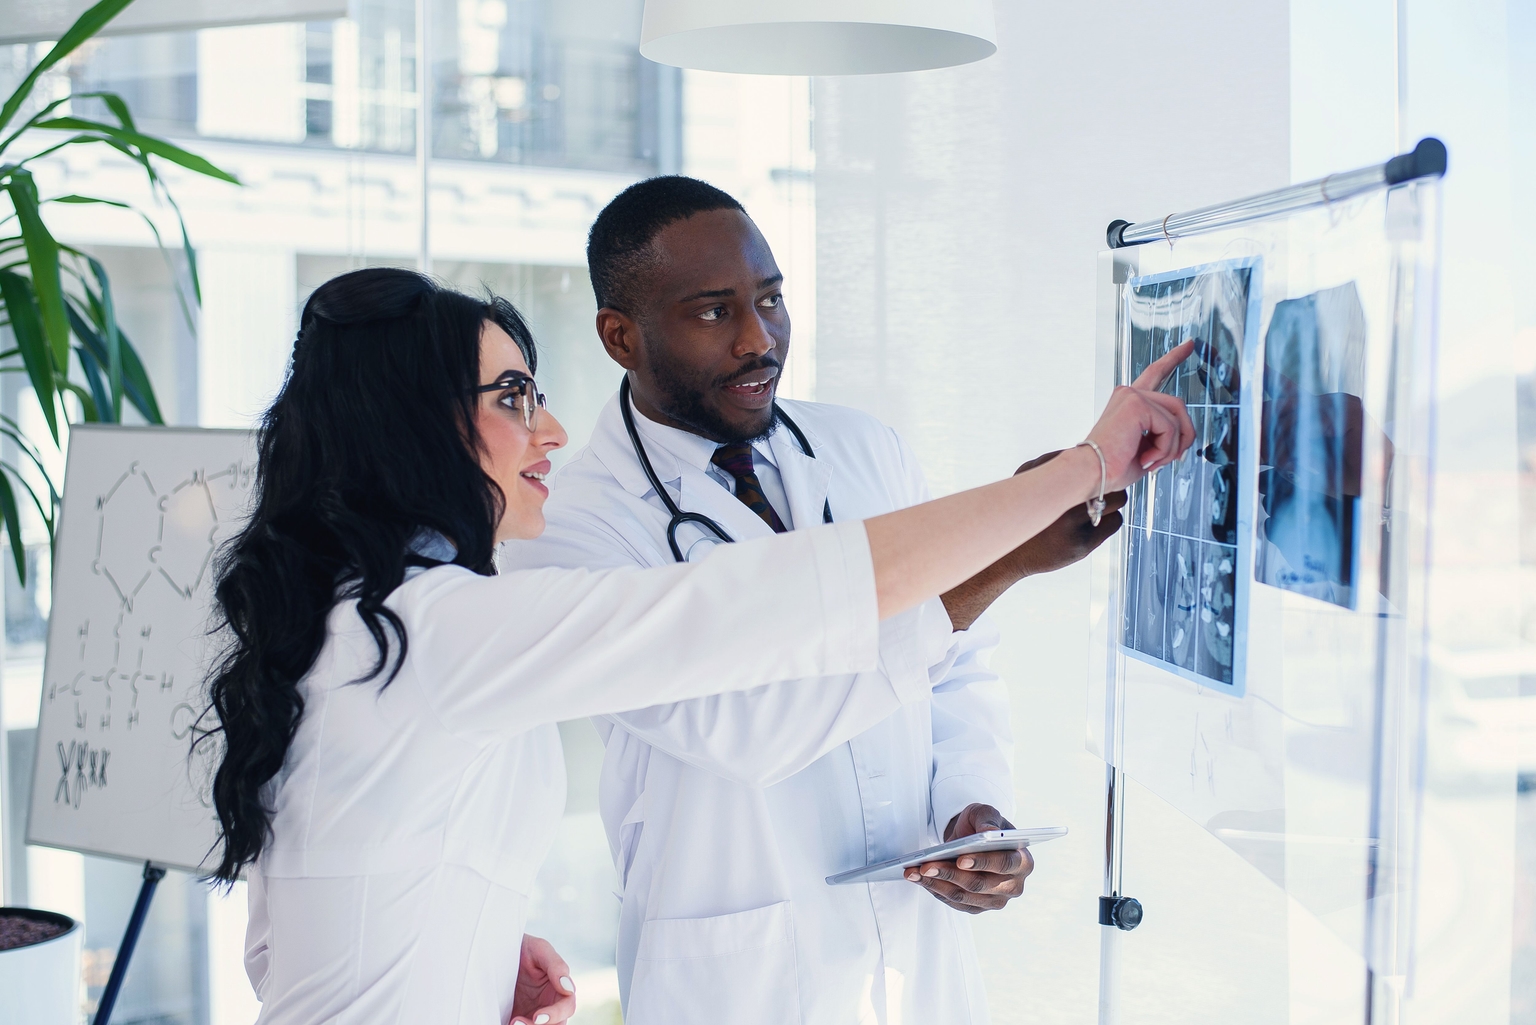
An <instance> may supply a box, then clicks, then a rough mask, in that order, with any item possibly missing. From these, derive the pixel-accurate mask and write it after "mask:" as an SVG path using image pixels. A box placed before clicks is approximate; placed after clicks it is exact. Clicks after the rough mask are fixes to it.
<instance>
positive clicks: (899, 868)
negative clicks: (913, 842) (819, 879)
mask: <svg viewBox="0 0 1536 1025" xmlns="http://www.w3.org/2000/svg"><path fill="white" fill-rule="evenodd" d="M1066 835H1067V827H1066V826H1036V827H1034V828H1032V829H992V830H988V831H987V832H985V833H973V834H972V835H970V836H962V837H960V839H958V840H951V841H950V842H949V843H941V844H939V845H938V846H937V847H928V848H925V849H923V850H920V851H913V852H912V853H911V854H903V855H902V856H901V857H899V858H891V859H890V860H888V861H880V862H876V863H875V864H873V865H865V866H864V867H863V868H851V869H849V870H848V871H846V872H839V873H838V874H837V875H835V876H827V882H829V883H831V884H832V885H834V886H836V885H838V884H839V883H880V882H889V881H892V880H899V879H904V878H906V872H907V869H909V868H911V867H912V866H913V865H921V864H923V863H924V862H929V861H953V860H955V859H956V858H958V857H960V856H961V855H962V854H982V853H984V852H986V851H1016V850H1019V849H1020V848H1022V847H1028V846H1029V845H1030V844H1037V843H1044V842H1045V841H1047V840H1054V839H1056V838H1057V837H1058V836H1066Z"/></svg>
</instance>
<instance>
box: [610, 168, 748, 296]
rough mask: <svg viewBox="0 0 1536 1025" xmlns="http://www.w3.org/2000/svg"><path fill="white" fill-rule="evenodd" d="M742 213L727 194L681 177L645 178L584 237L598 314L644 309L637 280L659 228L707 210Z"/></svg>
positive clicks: (623, 194)
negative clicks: (610, 311)
mask: <svg viewBox="0 0 1536 1025" xmlns="http://www.w3.org/2000/svg"><path fill="white" fill-rule="evenodd" d="M740 209H741V204H740V203H738V202H736V200H735V199H733V198H731V196H730V195H729V194H728V193H725V192H721V191H720V190H719V189H717V188H715V187H714V186H713V185H710V184H708V183H707V182H701V181H699V180H698V179H697V178H688V177H685V176H683V175H680V174H668V175H663V176H661V177H659V178H647V179H646V180H645V181H643V182H636V183H635V184H633V185H631V186H630V187H629V188H627V189H625V190H624V191H623V192H621V193H619V194H618V195H617V196H614V197H613V202H611V203H609V204H608V205H607V206H605V207H603V212H602V213H600V214H598V215H597V220H595V221H593V222H592V230H591V231H590V232H588V233H587V273H588V274H589V275H590V276H591V278H592V291H593V292H594V293H595V294H596V295H597V307H598V309H603V308H605V307H606V308H608V309H614V310H618V311H620V312H621V313H628V314H630V315H631V316H633V315H634V314H635V312H636V311H637V310H638V309H639V308H640V307H641V306H642V305H643V297H642V295H641V294H640V289H641V287H642V285H643V282H641V281H640V280H639V278H640V277H641V276H642V273H643V271H644V270H645V267H646V265H647V264H648V263H649V262H650V261H651V260H652V259H653V254H652V253H651V251H650V248H651V243H652V242H653V241H655V239H656V236H657V234H659V233H660V232H661V229H662V228H665V227H666V226H667V225H669V224H671V223H672V222H673V221H681V220H683V219H684V218H686V217H692V216H693V215H694V214H701V213H705V212H707V211H709V210H740Z"/></svg>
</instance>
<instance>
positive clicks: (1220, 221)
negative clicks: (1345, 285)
mask: <svg viewBox="0 0 1536 1025" xmlns="http://www.w3.org/2000/svg"><path fill="white" fill-rule="evenodd" d="M1445 161H1446V154H1445V143H1443V142H1441V141H1440V140H1439V139H1435V138H1427V139H1420V140H1419V144H1418V145H1417V146H1415V147H1414V148H1413V152H1411V153H1404V154H1402V155H1401V156H1396V157H1393V158H1392V159H1391V160H1388V161H1387V162H1386V163H1384V164H1372V165H1371V166H1370V167H1362V168H1360V169H1359V170H1355V171H1343V172H1341V173H1339V174H1330V175H1328V176H1326V177H1324V178H1319V179H1317V180H1316V181H1310V182H1304V183H1302V184H1300V185H1288V186H1286V187H1285V188H1283V189H1276V190H1275V191H1273V192H1264V193H1260V194H1259V195H1257V196H1249V197H1248V198H1246V199H1238V200H1234V201H1233V202H1230V203H1217V204H1216V205H1215V206H1203V207H1201V208H1200V209H1198V210H1190V211H1188V212H1187V213H1181V214H1169V215H1168V216H1167V217H1164V218H1163V219H1162V220H1160V221H1141V222H1138V223H1135V224H1132V223H1131V222H1130V221H1112V222H1110V225H1109V229H1108V231H1106V233H1105V237H1106V238H1107V239H1108V241H1109V248H1111V249H1123V248H1125V247H1126V246H1139V245H1145V244H1146V243H1148V242H1172V241H1174V240H1175V239H1179V238H1186V237H1188V236H1190V235H1198V234H1200V233H1201V232H1205V231H1214V230H1216V229H1217V228H1226V227H1230V226H1231V225H1234V224H1242V223H1244V222H1246V221H1257V220H1263V219H1264V218H1267V217H1277V216H1279V215H1281V214H1288V213H1293V212H1295V211H1297V210H1306V209H1309V208H1311V207H1315V206H1327V205H1328V204H1330V203H1337V202H1339V201H1341V200H1345V199H1349V198H1350V197H1351V196H1358V195H1361V194H1362V193H1366V192H1375V191H1376V190H1377V189H1389V188H1391V187H1392V186H1394V185H1401V184H1403V183H1404V182H1410V181H1414V180H1416V179H1419V178H1440V177H1442V176H1444V174H1445Z"/></svg>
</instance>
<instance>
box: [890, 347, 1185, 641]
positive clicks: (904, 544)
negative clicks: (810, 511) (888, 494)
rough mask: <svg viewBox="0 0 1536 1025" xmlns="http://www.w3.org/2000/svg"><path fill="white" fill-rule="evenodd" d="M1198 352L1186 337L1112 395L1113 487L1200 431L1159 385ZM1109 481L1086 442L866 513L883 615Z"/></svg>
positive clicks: (1108, 415) (990, 557)
mask: <svg viewBox="0 0 1536 1025" xmlns="http://www.w3.org/2000/svg"><path fill="white" fill-rule="evenodd" d="M1193 351H1194V343H1193V342H1185V343H1184V344H1183V345H1180V346H1178V347H1177V348H1175V349H1173V350H1172V351H1171V352H1169V353H1168V354H1167V355H1166V356H1164V357H1163V358H1162V359H1160V360H1158V361H1157V362H1156V363H1153V364H1152V365H1151V366H1149V367H1148V368H1147V369H1146V372H1145V373H1143V374H1142V375H1141V377H1139V378H1137V379H1136V381H1135V383H1134V384H1132V385H1130V386H1128V387H1120V388H1116V389H1115V391H1114V394H1112V395H1111V396H1110V399H1109V403H1108V404H1107V405H1106V406H1105V407H1104V412H1103V414H1102V415H1101V416H1100V417H1099V422H1098V423H1096V424H1094V426H1093V430H1091V431H1089V432H1088V439H1089V440H1090V441H1092V442H1094V443H1095V444H1097V445H1098V446H1099V449H1100V450H1101V451H1102V452H1103V453H1104V462H1105V478H1106V479H1105V481H1104V490H1105V491H1106V492H1108V491H1118V490H1120V489H1122V488H1124V487H1126V486H1128V485H1130V484H1132V483H1134V482H1135V481H1137V480H1139V479H1140V478H1141V477H1142V476H1143V475H1145V474H1147V473H1150V472H1152V471H1153V470H1156V469H1158V468H1159V467H1161V466H1164V465H1166V464H1168V463H1171V462H1173V461H1174V460H1175V459H1177V458H1179V456H1181V455H1183V453H1184V450H1185V449H1187V448H1188V447H1189V445H1190V443H1191V442H1192V441H1193V440H1194V432H1195V429H1194V424H1193V422H1192V421H1191V420H1190V418H1189V412H1188V411H1187V410H1186V409H1185V408H1184V403H1183V402H1181V401H1180V400H1179V399H1176V398H1174V397H1173V396H1171V395H1164V394H1162V393H1161V392H1159V391H1157V390H1156V389H1157V388H1159V387H1161V386H1162V383H1163V381H1165V380H1166V379H1167V378H1168V376H1169V375H1170V374H1172V373H1173V371H1174V370H1175V369H1176V368H1177V367H1178V365H1179V364H1180V363H1182V362H1183V361H1184V360H1185V359H1186V358H1187V357H1188V356H1189V354H1190V353H1191V352H1193ZM1099 483H1100V482H1099V458H1098V456H1097V455H1096V454H1095V453H1094V451H1093V450H1092V449H1091V448H1088V447H1087V446H1082V447H1079V448H1074V449H1071V450H1070V451H1067V452H1063V453H1062V454H1061V455H1059V456H1057V457H1056V458H1055V459H1052V460H1051V461H1050V462H1048V463H1046V464H1045V465H1043V466H1039V467H1036V468H1035V469H1033V470H1030V471H1028V472H1026V473H1021V474H1018V475H1017V476H1015V477H1010V478H1009V479H1007V480H1002V481H998V482H997V483H995V484H988V485H986V486H985V487H979V488H973V489H971V490H970V491H962V492H959V493H958V494H954V495H950V496H948V497H946V498H939V499H935V500H934V501H932V502H925V503H923V504H922V505H916V506H912V507H911V508H909V509H902V510H899V511H897V512H893V513H887V514H886V515H884V516H876V517H874V518H873V519H869V520H866V521H864V527H865V530H866V531H867V532H868V534H869V549H870V555H871V557H872V558H873V560H874V567H875V594H876V597H877V600H878V602H879V607H880V618H881V619H887V618H889V617H891V616H894V615H897V614H899V613H901V612H905V611H906V610H907V609H909V608H912V607H913V606H914V605H918V604H920V603H922V602H924V601H927V600H928V599H929V598H932V597H933V596H934V595H936V594H942V593H943V592H945V591H947V590H949V589H950V588H952V587H954V586H955V585H956V584H959V583H960V582H961V581H963V580H967V579H969V578H970V577H971V575H972V574H974V573H976V572H978V571H980V570H981V569H983V568H985V567H987V566H990V565H991V564H992V563H994V562H996V561H997V560H998V559H1000V558H1002V557H1003V556H1004V555H1006V554H1008V553H1009V552H1011V551H1013V550H1014V549H1015V548H1017V547H1018V546H1019V545H1021V544H1023V543H1024V542H1025V541H1028V540H1029V539H1030V538H1031V537H1034V536H1035V535H1036V534H1038V533H1039V532H1040V531H1042V530H1044V529H1045V528H1046V527H1047V526H1049V525H1050V524H1051V523H1053V522H1055V520H1056V518H1057V517H1058V516H1060V515H1061V514H1062V513H1063V512H1065V511H1066V510H1067V509H1068V507H1070V506H1072V505H1074V504H1076V503H1078V502H1085V501H1087V500H1088V499H1090V498H1092V497H1094V496H1095V495H1097V494H1098V493H1099Z"/></svg>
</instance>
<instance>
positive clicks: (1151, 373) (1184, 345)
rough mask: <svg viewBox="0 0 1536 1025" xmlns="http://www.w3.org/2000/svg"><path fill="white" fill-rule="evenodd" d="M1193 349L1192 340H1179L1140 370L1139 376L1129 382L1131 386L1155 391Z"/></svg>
mask: <svg viewBox="0 0 1536 1025" xmlns="http://www.w3.org/2000/svg"><path fill="white" fill-rule="evenodd" d="M1194 351H1195V343H1194V342H1192V341H1189V342H1181V343H1180V344H1178V345H1175V346H1174V347H1173V348H1172V349H1170V350H1169V351H1168V352H1167V353H1165V354H1164V355H1163V357H1162V358H1161V359H1159V360H1156V361H1155V362H1153V363H1152V364H1151V365H1150V366H1148V367H1147V369H1145V370H1143V371H1142V372H1141V376H1140V377H1138V378H1136V380H1134V381H1132V382H1131V387H1132V388H1143V389H1145V390H1147V391H1157V390H1158V389H1159V388H1161V387H1162V386H1163V384H1164V383H1165V382H1166V381H1167V380H1168V378H1169V377H1170V376H1172V374H1173V372H1174V371H1175V370H1177V369H1178V368H1179V364H1180V363H1183V362H1184V361H1185V360H1186V359H1188V358H1189V354H1190V353H1192V352H1194Z"/></svg>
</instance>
